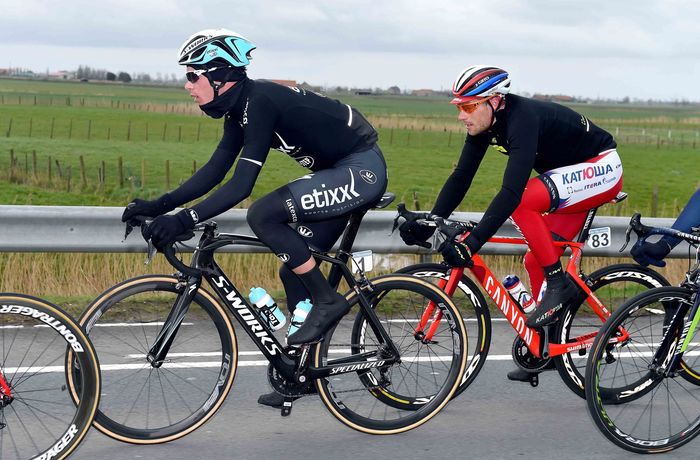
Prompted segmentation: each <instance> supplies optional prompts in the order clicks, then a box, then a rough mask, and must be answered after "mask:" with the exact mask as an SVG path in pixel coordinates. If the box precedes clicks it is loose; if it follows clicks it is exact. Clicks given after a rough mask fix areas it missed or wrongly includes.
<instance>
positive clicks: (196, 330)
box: [69, 275, 238, 444]
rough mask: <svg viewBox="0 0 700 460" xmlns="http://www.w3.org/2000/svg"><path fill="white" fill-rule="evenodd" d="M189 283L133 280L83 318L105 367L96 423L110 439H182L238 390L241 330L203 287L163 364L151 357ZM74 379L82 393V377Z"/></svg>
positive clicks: (161, 278)
mask: <svg viewBox="0 0 700 460" xmlns="http://www.w3.org/2000/svg"><path fill="white" fill-rule="evenodd" d="M185 288H186V286H185V284H184V283H180V282H179V281H178V279H177V278H175V277H173V276H168V275H146V276H142V277H137V278H133V279H130V280H127V281H124V282H122V283H120V284H118V285H116V286H114V287H112V288H110V289H108V290H107V291H105V292H104V293H102V294H101V295H100V296H99V297H98V298H97V299H96V300H94V301H93V302H92V303H91V304H90V305H89V306H88V308H87V310H86V311H85V313H83V315H82V316H81V318H80V324H81V325H83V327H85V329H86V331H87V332H88V334H89V336H90V339H91V340H92V342H93V343H94V345H95V350H96V351H97V354H98V356H99V357H100V362H101V365H102V375H103V382H104V385H103V394H102V401H101V403H100V409H99V411H98V413H97V417H96V418H95V427H97V429H99V430H100V431H102V432H103V433H104V434H106V435H107V436H110V437H112V438H114V439H116V440H118V441H123V442H129V443H134V444H157V443H162V442H167V441H172V440H175V439H178V438H181V437H182V436H185V435H186V434H188V433H191V432H192V431H194V430H195V429H197V428H199V427H200V426H202V425H203V424H204V423H205V422H206V421H207V420H209V419H210V418H211V417H212V416H213V415H214V413H215V412H216V411H217V410H218V409H219V407H221V404H222V403H223V401H224V399H225V398H226V395H228V393H229V391H230V390H231V385H232V384H233V378H234V376H235V373H236V365H237V355H238V353H237V346H236V335H235V333H234V330H233V327H232V325H231V321H230V319H229V317H228V316H227V314H226V311H225V310H224V309H223V308H222V307H221V305H220V304H219V302H217V301H216V299H214V297H213V296H212V295H211V294H210V293H208V292H207V291H206V290H204V289H202V288H200V289H199V291H198V292H197V294H196V295H195V297H194V299H193V300H192V302H191V303H190V305H189V307H188V310H187V313H186V315H185V317H184V319H183V321H182V323H181V325H180V327H179V329H177V331H176V335H175V338H174V340H173V342H172V345H171V346H170V350H169V352H168V354H167V356H166V358H165V360H164V362H163V363H162V365H152V364H151V363H150V362H149V361H148V360H147V358H146V355H147V354H148V351H149V348H150V346H151V344H153V342H154V339H155V337H156V336H157V335H158V333H159V332H160V330H161V328H162V326H163V323H164V321H165V320H166V319H167V318H168V314H169V313H170V311H171V309H172V306H173V305H174V303H175V300H176V299H177V298H178V296H179V295H180V294H181V293H182V292H183V290H184V289H185ZM72 377H73V378H71V379H70V380H69V384H70V388H71V391H73V392H75V391H76V389H77V388H79V387H80V379H79V378H78V377H79V376H78V375H77V374H75V373H73V374H72Z"/></svg>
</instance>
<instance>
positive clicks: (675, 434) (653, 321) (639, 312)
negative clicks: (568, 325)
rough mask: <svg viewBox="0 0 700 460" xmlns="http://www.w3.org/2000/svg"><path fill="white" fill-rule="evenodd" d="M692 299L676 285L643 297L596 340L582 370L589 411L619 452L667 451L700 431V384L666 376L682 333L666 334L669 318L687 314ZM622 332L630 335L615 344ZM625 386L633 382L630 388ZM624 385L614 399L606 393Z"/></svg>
mask: <svg viewBox="0 0 700 460" xmlns="http://www.w3.org/2000/svg"><path fill="white" fill-rule="evenodd" d="M694 295H697V294H694V293H693V292H691V291H689V290H687V289H684V288H677V287H662V288H658V289H653V290H650V291H648V292H645V293H642V294H640V295H638V296H636V297H634V298H632V299H630V300H629V301H628V302H626V303H625V304H623V305H622V306H621V307H619V309H618V310H617V311H616V312H615V313H614V314H613V316H612V317H610V319H608V321H606V323H605V325H604V326H603V328H602V329H601V330H600V333H599V334H598V336H597V337H596V340H595V343H594V344H593V348H592V349H591V352H590V356H589V358H588V364H587V367H586V379H585V387H586V399H587V401H588V410H589V412H590V414H591V416H592V417H593V421H594V422H595V424H596V426H597V427H598V429H600V431H601V432H602V433H603V434H604V435H605V436H606V437H607V438H608V439H609V440H610V441H612V442H613V443H615V444H616V445H618V446H620V447H622V448H623V449H626V450H629V451H632V452H636V453H643V454H649V453H659V452H666V451H669V450H672V449H675V448H677V447H680V446H682V445H683V444H685V443H687V442H689V441H690V440H692V439H693V438H694V437H695V436H697V435H698V433H699V432H700V386H698V385H696V384H695V383H693V382H690V381H688V380H687V379H684V378H681V377H680V376H679V375H678V373H675V374H674V375H665V370H666V368H665V366H666V365H667V364H668V362H669V361H670V358H671V356H672V355H673V352H674V350H675V349H676V347H677V346H678V339H679V337H680V335H681V331H680V330H677V331H667V329H668V325H669V323H670V321H669V319H668V318H669V317H673V315H674V314H675V312H677V311H678V309H679V308H680V307H681V306H684V305H685V306H687V307H688V308H687V310H689V309H690V306H692V304H693V300H694ZM687 310H686V311H687ZM684 319H685V321H684V324H687V322H688V318H687V317H686V318H684ZM679 329H680V328H679ZM622 331H625V332H626V333H627V334H628V335H629V337H628V338H627V339H626V340H624V341H619V340H618V339H619V338H620V337H621V335H620V334H621V332H622ZM655 355H658V356H657V358H658V361H657V362H652V360H653V357H654V356H655ZM659 363H660V364H659ZM629 382H637V383H636V384H635V385H634V387H632V388H630V387H629ZM625 387H627V388H628V389H627V390H626V391H623V392H620V393H618V394H617V395H616V398H610V396H609V395H606V392H607V391H608V389H609V388H625Z"/></svg>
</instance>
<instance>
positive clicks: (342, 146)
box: [170, 80, 378, 220]
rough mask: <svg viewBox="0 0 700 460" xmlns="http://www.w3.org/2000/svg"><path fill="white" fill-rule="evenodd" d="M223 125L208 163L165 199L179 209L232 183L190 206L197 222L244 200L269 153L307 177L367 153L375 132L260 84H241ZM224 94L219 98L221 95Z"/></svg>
mask: <svg viewBox="0 0 700 460" xmlns="http://www.w3.org/2000/svg"><path fill="white" fill-rule="evenodd" d="M239 84H240V85H243V86H242V88H240V89H239V88H235V87H234V88H231V89H229V91H234V90H239V91H240V94H239V95H238V96H237V97H236V98H235V102H232V107H231V108H230V109H229V110H228V111H227V113H226V116H225V121H224V134H223V137H222V139H221V141H220V142H219V145H218V146H217V148H216V150H215V151H214V153H213V155H212V157H211V159H210V160H209V161H208V162H207V164H205V165H204V166H203V167H202V168H201V169H199V170H198V171H197V172H196V173H195V174H193V175H192V177H191V178H190V179H188V180H187V181H186V182H184V183H183V184H182V185H181V186H180V187H178V188H177V189H176V190H174V191H172V192H170V198H171V200H172V202H173V203H175V204H176V205H182V204H184V203H187V202H189V201H192V200H193V199H195V198H198V197H200V196H202V195H204V194H205V193H207V192H208V191H209V190H211V189H212V188H213V187H214V186H215V185H216V184H218V183H220V182H221V181H222V180H223V178H224V177H225V175H226V173H227V172H228V171H229V170H230V169H231V167H232V166H233V163H234V161H235V159H236V157H237V156H238V155H239V152H240V158H239V160H238V164H237V165H236V169H235V170H234V174H233V177H232V178H231V180H230V181H228V182H227V183H226V184H224V185H223V186H222V187H221V188H220V189H219V190H217V191H216V192H215V193H213V194H212V195H211V196H210V197H208V198H207V199H206V200H204V201H202V202H201V203H199V204H197V205H195V206H193V209H194V210H195V211H196V212H197V214H198V216H199V219H200V220H205V219H209V218H211V217H213V216H215V215H218V214H220V213H222V212H224V211H226V210H228V209H230V208H231V207H233V206H235V205H236V204H238V203H240V202H241V201H242V200H244V199H245V198H246V197H248V196H249V195H250V193H251V192H252V190H253V186H254V185H255V181H256V180H257V177H258V174H259V173H260V169H261V168H262V166H263V163H265V160H266V158H267V155H268V153H269V151H270V149H277V150H280V151H281V152H283V153H286V154H287V155H289V156H290V157H292V158H293V159H294V160H296V161H297V162H298V163H299V164H300V165H301V166H303V167H305V168H308V169H310V170H312V171H318V170H322V169H327V168H330V167H331V166H333V165H334V164H335V163H337V162H338V161H339V160H340V159H342V158H345V157H346V156H348V155H350V154H352V153H355V152H358V151H361V150H367V149H369V148H370V147H371V146H372V145H373V144H374V143H375V142H376V141H377V137H378V136H377V132H376V131H375V130H374V128H373V127H372V125H371V124H370V123H369V122H368V121H367V120H366V119H365V118H364V117H363V116H362V114H361V113H360V112H358V111H357V110H355V109H354V108H352V107H350V106H349V105H347V104H344V103H342V102H340V101H337V100H334V99H330V98H327V97H324V96H321V95H319V94H316V93H314V92H311V91H305V90H303V89H300V88H293V87H287V86H282V85H278V84H276V83H273V82H270V81H265V80H244V81H242V82H240V83H239ZM225 94H226V93H224V95H225Z"/></svg>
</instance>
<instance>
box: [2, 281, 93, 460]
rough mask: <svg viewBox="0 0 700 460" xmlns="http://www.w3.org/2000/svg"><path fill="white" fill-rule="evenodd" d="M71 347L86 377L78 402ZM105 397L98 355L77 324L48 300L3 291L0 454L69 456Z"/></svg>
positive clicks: (9, 459)
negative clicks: (72, 389)
mask: <svg viewBox="0 0 700 460" xmlns="http://www.w3.org/2000/svg"><path fill="white" fill-rule="evenodd" d="M69 351H70V352H71V354H72V358H70V360H71V361H73V362H74V363H75V364H76V366H77V367H79V368H80V372H81V374H82V378H83V385H82V387H81V389H80V391H79V392H78V393H77V394H76V396H77V398H78V399H77V401H78V403H74V400H73V398H71V394H70V393H69V392H68V391H66V375H67V370H66V365H65V364H66V362H68V360H69V358H68V354H69ZM99 395H100V372H99V368H98V364H97V358H96V356H95V352H94V350H93V348H92V345H91V344H90V341H89V340H88V339H87V337H86V336H85V334H84V333H83V331H82V330H81V329H80V327H79V326H78V325H77V323H76V322H74V321H73V320H72V319H71V318H70V317H69V316H68V315H67V314H66V313H65V312H64V311H62V310H61V309H60V308H58V307H57V306H55V305H53V304H50V303H48V302H46V301H44V300H41V299H37V298H34V297H29V296H24V295H20V294H8V293H3V294H0V458H2V460H26V459H28V458H52V459H54V458H57V459H63V458H66V457H68V455H69V454H70V453H71V452H73V450H74V449H75V448H76V447H77V446H78V444H79V443H80V441H81V440H82V439H83V437H84V436H85V433H87V431H88V430H89V429H90V425H91V424H92V421H93V418H94V416H95V412H96V411H97V405H98V401H99Z"/></svg>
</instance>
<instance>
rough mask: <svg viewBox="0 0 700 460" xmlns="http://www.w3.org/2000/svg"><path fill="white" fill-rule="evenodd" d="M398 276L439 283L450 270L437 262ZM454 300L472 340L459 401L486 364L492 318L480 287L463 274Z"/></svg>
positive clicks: (409, 269) (446, 276)
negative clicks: (415, 277) (405, 275)
mask: <svg viewBox="0 0 700 460" xmlns="http://www.w3.org/2000/svg"><path fill="white" fill-rule="evenodd" d="M397 273H406V274H409V275H413V276H417V277H419V278H423V279H427V280H429V281H430V282H431V283H434V284H437V283H438V282H439V281H440V280H447V279H448V278H449V276H450V267H448V266H446V265H444V264H434V263H425V264H416V265H411V266H408V267H404V268H402V269H401V270H399V271H398V272H397ZM452 301H453V302H454V303H455V305H456V306H457V309H458V310H459V311H460V313H462V319H463V320H464V326H465V327H466V329H467V337H469V350H467V356H468V358H467V359H468V361H467V367H466V369H465V370H464V375H463V376H462V381H461V383H460V384H459V388H458V389H457V391H455V394H454V396H452V397H453V398H456V397H457V396H458V395H460V394H462V392H463V391H464V390H466V389H467V387H468V386H469V385H470V384H471V383H472V382H473V381H474V379H475V378H476V376H477V375H478V374H479V371H480V370H481V368H482V367H483V365H484V363H485V362H486V357H487V356H488V354H489V347H490V345H491V315H490V313H489V309H488V303H487V302H486V299H485V298H484V295H483V294H482V293H481V290H480V289H479V286H477V284H476V283H474V281H472V280H471V278H469V277H468V276H467V275H462V279H461V280H460V281H459V284H458V285H457V290H456V291H455V293H454V295H453V296H452Z"/></svg>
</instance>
